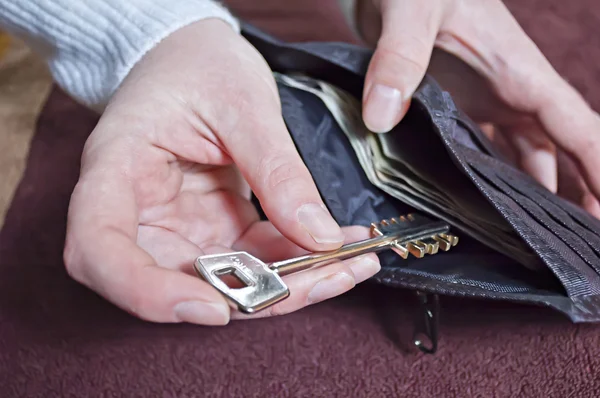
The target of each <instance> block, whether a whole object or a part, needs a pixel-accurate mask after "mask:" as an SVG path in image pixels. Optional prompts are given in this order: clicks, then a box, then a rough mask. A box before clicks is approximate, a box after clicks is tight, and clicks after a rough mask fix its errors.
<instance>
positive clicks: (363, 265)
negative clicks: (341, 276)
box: [347, 256, 381, 283]
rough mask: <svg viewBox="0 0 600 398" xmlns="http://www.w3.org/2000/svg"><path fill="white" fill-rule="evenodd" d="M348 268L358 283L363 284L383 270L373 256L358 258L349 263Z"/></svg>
mask: <svg viewBox="0 0 600 398" xmlns="http://www.w3.org/2000/svg"><path fill="white" fill-rule="evenodd" d="M347 264H348V267H350V269H351V270H352V273H353V274H354V280H355V282H356V283H361V282H364V281H366V280H367V279H369V278H370V277H372V276H373V275H375V274H376V273H378V272H379V270H380V269H381V264H379V262H378V261H375V260H373V259H372V258H371V256H358V257H355V258H353V259H351V260H348V261H347Z"/></svg>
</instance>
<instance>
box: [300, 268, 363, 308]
mask: <svg viewBox="0 0 600 398" xmlns="http://www.w3.org/2000/svg"><path fill="white" fill-rule="evenodd" d="M355 284H356V282H354V278H352V277H351V276H350V275H348V274H346V273H343V272H338V273H337V274H333V275H330V276H328V277H326V278H324V279H321V280H320V281H319V282H317V284H316V285H315V286H314V287H313V288H312V290H311V291H310V293H308V303H309V304H315V303H318V302H320V301H324V300H327V299H330V298H332V297H335V296H339V295H340V294H342V293H345V292H347V291H348V290H350V289H352V288H353V287H354V285H355Z"/></svg>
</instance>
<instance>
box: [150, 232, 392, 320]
mask: <svg viewBox="0 0 600 398" xmlns="http://www.w3.org/2000/svg"><path fill="white" fill-rule="evenodd" d="M345 230H346V231H345V232H347V236H348V237H349V240H348V241H349V242H351V241H356V240H360V239H364V238H366V237H367V236H368V229H366V228H363V227H348V228H345ZM139 242H140V245H141V246H142V247H143V248H146V249H147V251H148V252H149V253H150V254H151V255H152V257H153V258H154V259H155V260H156V261H157V263H158V264H159V265H160V266H162V267H166V268H169V269H177V270H180V271H183V272H187V273H190V274H195V271H193V268H192V264H193V262H194V260H195V259H196V257H198V256H200V255H202V254H217V253H226V252H231V251H234V250H235V251H238V250H241V251H248V252H249V253H250V254H252V255H255V256H257V257H258V258H260V259H261V260H262V261H264V262H271V261H276V260H281V259H285V258H292V257H294V256H297V255H301V254H304V253H305V251H304V250H303V249H301V248H300V247H298V246H297V245H295V244H294V243H292V242H290V241H289V240H287V239H286V238H285V237H283V235H281V233H280V232H279V231H277V230H276V229H275V227H273V225H272V224H270V223H269V222H266V221H259V222H256V223H255V224H254V225H253V226H252V227H250V228H249V229H248V232H247V233H246V234H245V235H244V236H243V237H242V239H241V240H240V241H239V242H237V243H236V246H235V247H234V248H233V249H230V248H227V247H224V246H219V245H213V246H210V247H206V248H203V250H201V249H200V248H198V247H197V246H195V245H194V244H192V243H191V242H189V241H187V240H185V239H183V238H181V237H180V236H178V235H177V234H176V233H174V232H171V231H168V230H165V229H163V228H156V227H142V228H140V233H139ZM380 269H381V266H380V264H379V259H378V257H377V256H376V255H375V254H367V255H363V256H358V257H355V258H351V259H348V260H346V261H344V262H333V263H330V264H327V265H324V266H322V267H320V268H314V269H309V270H305V271H302V272H298V273H295V274H291V275H287V276H284V277H283V279H284V281H285V283H286V284H287V286H288V288H289V290H290V296H289V297H288V298H287V299H286V300H284V301H282V302H281V303H279V304H277V305H275V306H273V307H271V308H269V309H267V310H265V311H261V312H259V313H257V314H254V315H252V316H251V317H261V318H262V317H266V316H274V315H282V314H287V313H290V312H294V311H297V310H299V309H301V308H303V307H306V306H307V305H311V304H314V303H317V302H320V301H323V300H327V299H329V298H332V297H335V296H338V295H340V294H343V293H344V292H346V291H348V290H350V289H352V288H353V287H354V286H355V285H356V284H357V283H361V282H363V281H365V280H367V279H369V278H370V277H372V276H373V275H375V274H376V273H377V272H378V271H379V270H380ZM247 317H248V316H245V315H242V314H240V313H237V312H235V313H233V314H232V318H238V319H239V318H247Z"/></svg>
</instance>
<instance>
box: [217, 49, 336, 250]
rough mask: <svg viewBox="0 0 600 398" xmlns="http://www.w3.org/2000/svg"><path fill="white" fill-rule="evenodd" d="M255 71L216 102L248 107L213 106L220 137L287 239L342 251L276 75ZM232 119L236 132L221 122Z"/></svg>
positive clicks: (306, 246)
mask: <svg viewBox="0 0 600 398" xmlns="http://www.w3.org/2000/svg"><path fill="white" fill-rule="evenodd" d="M247 50H248V51H253V50H250V49H247ZM254 67H255V69H254V70H255V71H257V73H260V74H261V75H260V76H259V77H260V78H258V79H257V78H256V76H254V78H252V79H250V78H246V79H241V80H240V81H239V84H230V85H228V86H227V88H226V89H224V90H223V92H222V93H221V94H220V96H219V97H218V98H216V97H215V98H213V101H222V102H223V103H225V104H231V103H232V99H237V100H236V101H237V102H238V104H239V103H243V106H237V107H231V106H223V107H219V106H217V107H215V108H214V109H219V111H217V113H218V114H215V115H212V116H213V118H214V120H215V122H214V124H213V125H214V126H215V127H214V128H215V130H216V132H217V135H218V136H219V137H220V139H221V141H222V142H223V144H224V146H225V148H226V151H227V152H228V154H229V156H230V157H231V158H232V159H233V161H234V162H235V164H236V166H237V167H238V168H239V170H240V171H241V173H242V175H243V176H244V178H245V179H246V181H247V182H248V183H249V185H250V187H251V188H252V191H253V192H254V194H255V195H256V196H257V198H258V199H259V201H260V204H261V207H262V208H263V210H264V212H265V214H266V216H267V217H268V218H269V220H270V221H271V222H272V223H273V225H274V226H275V227H276V228H277V229H278V230H279V231H280V232H281V234H282V235H284V236H285V237H286V238H288V239H289V240H291V241H292V242H294V243H296V244H297V245H299V246H301V247H303V248H304V249H306V250H309V251H321V250H334V249H337V248H338V247H340V246H341V245H342V244H343V242H344V234H343V232H342V230H341V228H340V227H339V225H338V224H337V223H336V221H335V220H334V219H333V217H332V216H331V214H330V213H329V211H328V210H327V208H326V207H325V204H324V203H323V201H322V199H321V197H320V194H319V191H318V190H317V187H316V185H315V183H314V181H313V179H312V176H311V174H310V172H309V170H308V169H307V167H306V165H305V164H304V162H303V161H302V159H301V157H300V155H299V154H298V152H297V150H296V147H295V145H294V142H293V140H292V138H291V136H290V133H289V132H288V130H287V128H286V125H285V122H284V120H283V117H282V115H281V106H280V102H279V97H278V93H277V89H276V86H275V81H274V79H273V76H272V74H271V73H270V71H269V70H268V69H267V68H266V67H264V65H260V64H259V65H254ZM231 75H232V76H233V75H234V74H231ZM234 102H235V101H234ZM223 110H225V112H223ZM232 112H233V113H235V114H234V115H232ZM223 113H225V114H223ZM238 113H239V114H238ZM232 119H233V120H235V121H236V122H235V124H234V131H231V126H227V123H223V122H222V121H223V120H232ZM223 127H224V128H223Z"/></svg>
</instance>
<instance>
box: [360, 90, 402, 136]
mask: <svg viewBox="0 0 600 398" xmlns="http://www.w3.org/2000/svg"><path fill="white" fill-rule="evenodd" d="M401 105H402V94H401V93H400V91H399V90H397V89H395V88H392V87H388V86H384V85H381V84H375V85H374V86H373V87H372V88H371V91H370V92H369V93H368V95H367V99H366V101H365V109H364V112H363V117H364V120H365V125H366V126H367V128H368V129H369V130H371V131H373V132H375V133H385V132H388V131H390V130H391V129H392V128H393V127H394V125H395V124H396V123H397V119H398V114H399V113H400V111H401Z"/></svg>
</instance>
